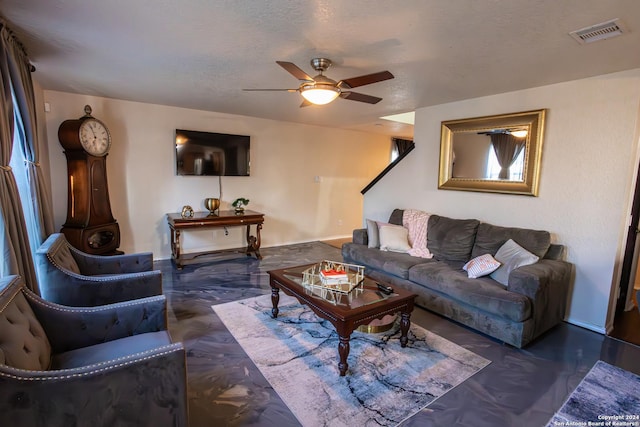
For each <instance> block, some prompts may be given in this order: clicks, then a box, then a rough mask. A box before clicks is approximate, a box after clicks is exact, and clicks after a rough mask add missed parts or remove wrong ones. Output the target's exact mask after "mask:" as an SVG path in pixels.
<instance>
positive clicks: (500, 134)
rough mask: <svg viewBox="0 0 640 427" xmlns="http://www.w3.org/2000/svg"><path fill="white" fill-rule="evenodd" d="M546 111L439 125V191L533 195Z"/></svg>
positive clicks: (537, 173)
mask: <svg viewBox="0 0 640 427" xmlns="http://www.w3.org/2000/svg"><path fill="white" fill-rule="evenodd" d="M545 112H546V110H545V109H542V110H535V111H524V112H520V113H511V114H500V115H495V116H485V117H474V118H470V119H460V120H448V121H443V122H442V126H441V133H440V173H439V176H438V188H439V189H443V190H463V191H482V192H490V193H510V194H524V195H528V196H537V195H538V184H539V181H540V162H541V158H542V140H543V134H544V120H545Z"/></svg>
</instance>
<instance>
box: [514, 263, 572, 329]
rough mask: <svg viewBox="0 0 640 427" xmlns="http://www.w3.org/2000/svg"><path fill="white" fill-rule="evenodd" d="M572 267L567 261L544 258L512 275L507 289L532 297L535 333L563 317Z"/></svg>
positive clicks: (556, 322) (520, 268)
mask: <svg viewBox="0 0 640 427" xmlns="http://www.w3.org/2000/svg"><path fill="white" fill-rule="evenodd" d="M572 269H573V265H572V264H570V263H568V262H566V261H560V260H551V259H541V260H540V261H538V262H537V263H535V264H531V265H526V266H523V267H519V268H516V269H515V270H513V271H512V272H511V274H510V275H509V286H507V290H509V291H511V292H517V293H519V294H522V295H526V296H527V297H529V299H531V303H532V317H533V318H534V321H535V332H534V336H537V335H539V334H540V333H542V332H544V331H546V330H547V329H549V328H551V327H552V326H554V325H556V324H558V323H559V322H561V321H562V320H564V315H565V310H566V306H567V298H568V295H569V285H570V282H571V272H572Z"/></svg>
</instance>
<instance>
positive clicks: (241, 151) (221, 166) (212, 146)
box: [175, 129, 251, 176]
mask: <svg viewBox="0 0 640 427" xmlns="http://www.w3.org/2000/svg"><path fill="white" fill-rule="evenodd" d="M175 142H176V174H178V175H200V176H207V175H212V176H249V165H250V162H249V151H250V150H249V148H250V143H251V139H250V137H249V136H247V135H230V134H226V133H213V132H200V131H195V130H183V129H176V138H175Z"/></svg>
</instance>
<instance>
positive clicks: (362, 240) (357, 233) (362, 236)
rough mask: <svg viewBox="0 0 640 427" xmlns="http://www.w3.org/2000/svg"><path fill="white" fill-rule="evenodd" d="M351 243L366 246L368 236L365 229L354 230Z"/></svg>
mask: <svg viewBox="0 0 640 427" xmlns="http://www.w3.org/2000/svg"><path fill="white" fill-rule="evenodd" d="M352 241H353V243H357V244H359V245H368V244H369V235H368V234H367V229H366V228H356V229H355V230H353V237H352Z"/></svg>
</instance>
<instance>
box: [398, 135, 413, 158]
mask: <svg viewBox="0 0 640 427" xmlns="http://www.w3.org/2000/svg"><path fill="white" fill-rule="evenodd" d="M412 146H413V141H411V140H410V139H400V138H393V147H394V148H395V149H396V151H397V153H398V157H400V156H402V155H403V154H404V153H405V152H407V150H409V149H410V148H411V147H412Z"/></svg>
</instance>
